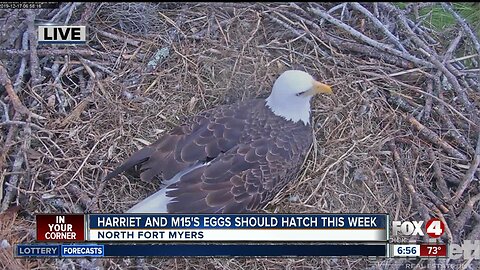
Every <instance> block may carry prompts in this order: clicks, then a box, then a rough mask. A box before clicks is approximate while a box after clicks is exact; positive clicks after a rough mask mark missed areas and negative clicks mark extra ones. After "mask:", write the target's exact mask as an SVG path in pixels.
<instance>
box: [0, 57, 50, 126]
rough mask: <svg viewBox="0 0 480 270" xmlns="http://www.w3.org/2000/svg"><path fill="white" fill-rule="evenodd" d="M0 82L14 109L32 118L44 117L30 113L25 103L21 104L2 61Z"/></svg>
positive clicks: (0, 63)
mask: <svg viewBox="0 0 480 270" xmlns="http://www.w3.org/2000/svg"><path fill="white" fill-rule="evenodd" d="M0 84H2V85H3V86H4V87H5V89H6V90H7V94H8V96H9V97H10V100H11V101H12V104H13V107H14V108H15V110H16V111H17V112H19V113H21V114H26V115H28V116H30V117H32V118H37V119H45V117H43V116H40V115H37V114H34V113H32V112H31V111H30V110H28V108H27V107H25V105H23V104H22V102H21V101H20V98H19V97H18V96H17V93H15V91H14V90H13V86H12V81H11V80H10V76H9V75H8V72H7V70H6V69H5V67H4V66H3V63H2V62H1V61H0Z"/></svg>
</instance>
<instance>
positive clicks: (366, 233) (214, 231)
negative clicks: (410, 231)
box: [86, 214, 388, 242]
mask: <svg viewBox="0 0 480 270" xmlns="http://www.w3.org/2000/svg"><path fill="white" fill-rule="evenodd" d="M87 224H88V229H87V234H86V241H122V242H124V241H142V242H143V241H155V242H159V241H160V242H161V241H166V242H176V241H179V242H212V241H213V242H222V241H240V242H241V241H254V242H263V241H265V242H289V241H293V242H303V241H307V242H312V241H317V242H318V241H325V242H332V241H333V242H337V241H338V242H345V241H347V242H352V241H354V242H355V241H356V242H371V241H374V242H379V241H387V230H386V228H387V225H386V224H388V222H387V218H386V216H385V215H380V214H369V215H363V214H349V215H344V214H329V215H324V214H321V215H320V214H305V215H299V214H241V215H238V214H236V215H233V214H206V215H205V214H202V215H200V214H198V215H197V214H191V215H185V214H182V215H180V214H162V215H130V214H129V215H123V214H122V215H117V214H102V215H100V214H90V215H88V218H87Z"/></svg>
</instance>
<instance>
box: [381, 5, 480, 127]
mask: <svg viewBox="0 0 480 270" xmlns="http://www.w3.org/2000/svg"><path fill="white" fill-rule="evenodd" d="M381 4H382V5H383V6H385V7H387V8H388V9H389V10H391V11H393V12H394V13H395V14H396V17H397V18H398V20H399V22H400V25H402V27H403V28H404V29H405V30H406V31H407V32H408V34H409V35H410V37H411V38H412V39H413V41H414V42H415V43H416V44H417V45H418V46H419V47H420V49H422V50H420V51H421V52H422V53H423V54H425V55H426V56H427V57H428V58H429V60H430V61H431V62H432V63H433V65H434V66H435V67H436V68H437V69H439V70H441V71H442V73H443V74H444V75H445V77H447V79H448V81H449V82H450V83H451V84H452V86H453V89H454V90H455V92H456V93H457V95H458V97H459V98H460V101H461V102H462V103H463V105H464V106H465V108H466V109H467V110H468V111H469V112H470V115H471V116H472V122H474V123H480V119H479V118H478V116H477V113H476V109H475V106H473V104H472V103H471V102H470V100H468V96H467V94H466V92H465V90H464V89H463V88H462V87H461V86H460V84H459V82H458V80H457V78H456V77H455V76H454V75H453V74H452V73H451V72H450V71H449V70H448V69H447V68H446V67H445V65H443V64H442V63H441V62H440V60H439V56H438V55H437V53H436V52H435V51H434V50H432V49H430V48H429V47H428V45H427V44H425V42H424V41H423V40H421V39H420V38H419V37H418V36H417V35H416V34H415V33H414V32H413V30H412V29H411V28H410V27H409V26H408V23H407V21H406V19H405V17H404V16H403V15H402V13H401V12H400V11H399V10H398V8H396V7H395V6H393V5H391V4H389V3H381ZM474 128H475V129H476V131H477V132H480V126H478V125H477V124H476V125H474Z"/></svg>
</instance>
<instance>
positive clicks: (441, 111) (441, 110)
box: [434, 71, 475, 154]
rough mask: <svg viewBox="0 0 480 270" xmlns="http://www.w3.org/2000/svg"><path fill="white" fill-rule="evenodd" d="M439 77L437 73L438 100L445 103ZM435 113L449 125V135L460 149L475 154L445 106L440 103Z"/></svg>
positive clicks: (435, 80)
mask: <svg viewBox="0 0 480 270" xmlns="http://www.w3.org/2000/svg"><path fill="white" fill-rule="evenodd" d="M439 76H440V71H439V72H437V74H436V75H435V76H434V85H435V90H436V92H437V95H438V100H442V101H443V90H442V87H441V83H440V79H439ZM449 106H450V105H449ZM435 111H437V115H438V116H439V117H440V119H442V120H443V122H444V123H445V124H446V125H447V128H448V131H447V134H448V135H449V136H450V137H451V138H453V140H454V141H455V142H456V143H457V144H458V145H459V146H460V147H462V148H463V149H465V151H467V152H468V153H470V154H473V153H474V152H475V149H473V147H472V146H471V145H470V144H469V143H468V142H467V140H466V139H465V138H464V137H463V135H462V134H461V133H460V132H459V131H458V129H457V127H456V126H455V124H454V123H453V122H452V120H450V117H449V114H447V112H446V111H445V104H444V103H442V102H440V104H439V105H438V106H437V107H436V108H435Z"/></svg>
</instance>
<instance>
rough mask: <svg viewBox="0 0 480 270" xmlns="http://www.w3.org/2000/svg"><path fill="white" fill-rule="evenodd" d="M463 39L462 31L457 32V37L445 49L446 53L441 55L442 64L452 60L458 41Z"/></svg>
mask: <svg viewBox="0 0 480 270" xmlns="http://www.w3.org/2000/svg"><path fill="white" fill-rule="evenodd" d="M462 38H463V31H459V32H458V35H457V36H456V37H455V38H454V39H453V40H452V42H451V43H450V45H449V46H448V48H447V51H446V52H445V54H444V55H443V63H444V64H445V63H447V62H448V60H450V58H452V55H453V52H454V51H455V50H456V49H457V47H458V44H459V43H460V40H462Z"/></svg>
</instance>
